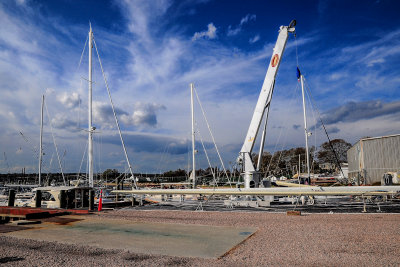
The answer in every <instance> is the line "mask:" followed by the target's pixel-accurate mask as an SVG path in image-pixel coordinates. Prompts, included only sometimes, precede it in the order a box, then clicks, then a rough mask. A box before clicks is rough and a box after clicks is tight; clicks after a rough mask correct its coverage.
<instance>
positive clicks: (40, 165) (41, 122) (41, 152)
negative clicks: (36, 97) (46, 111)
mask: <svg viewBox="0 0 400 267" xmlns="http://www.w3.org/2000/svg"><path fill="white" fill-rule="evenodd" d="M43 107H44V95H42V107H41V110H40V138H39V186H41V185H42V156H43Z"/></svg>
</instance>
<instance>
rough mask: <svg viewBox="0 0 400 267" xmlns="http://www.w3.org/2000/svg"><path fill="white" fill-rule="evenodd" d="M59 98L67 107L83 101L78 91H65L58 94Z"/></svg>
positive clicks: (77, 104) (75, 105)
mask: <svg viewBox="0 0 400 267" xmlns="http://www.w3.org/2000/svg"><path fill="white" fill-rule="evenodd" d="M57 100H58V101H59V102H60V103H61V104H63V105H65V106H66V107H67V108H75V107H77V106H79V104H80V103H81V102H82V100H81V99H80V97H79V94H78V93H77V92H72V93H71V94H68V93H67V92H63V93H62V94H59V95H58V96H57Z"/></svg>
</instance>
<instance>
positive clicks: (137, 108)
mask: <svg viewBox="0 0 400 267" xmlns="http://www.w3.org/2000/svg"><path fill="white" fill-rule="evenodd" d="M163 109H165V106H164V105H160V104H156V103H140V102H139V103H136V104H135V105H134V110H133V113H132V114H131V115H129V114H123V115H121V121H122V122H123V123H125V124H126V125H133V126H143V125H145V126H146V125H147V126H152V127H155V126H156V125H157V115H156V112H157V111H158V110H163Z"/></svg>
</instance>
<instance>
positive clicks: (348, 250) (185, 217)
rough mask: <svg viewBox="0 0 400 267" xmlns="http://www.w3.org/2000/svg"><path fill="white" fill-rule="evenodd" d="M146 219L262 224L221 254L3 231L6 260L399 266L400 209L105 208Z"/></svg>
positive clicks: (0, 258) (2, 258) (0, 247)
mask: <svg viewBox="0 0 400 267" xmlns="http://www.w3.org/2000/svg"><path fill="white" fill-rule="evenodd" d="M94 216H98V217H99V219H101V218H102V217H110V218H120V219H127V220H132V221H143V222H166V223H179V224H201V225H225V226H255V227H257V228H258V229H259V230H258V231H257V232H256V233H255V234H254V235H253V236H251V237H250V238H249V239H247V240H246V241H245V242H243V243H242V244H240V245H238V246H237V247H236V248H234V249H233V250H231V251H230V252H229V253H227V254H226V255H225V256H223V257H221V258H220V259H211V260H209V259H199V258H179V257H167V256H158V255H142V254H134V253H130V252H126V251H120V250H104V249H98V248H91V247H87V248H84V247H79V246H72V245H65V244H59V243H54V242H40V241H32V240H19V239H16V238H11V237H5V236H1V235H0V265H1V264H4V266H43V265H47V266H72V265H79V266H131V265H132V266H133V265H135V266H179V265H182V266H278V265H279V266H289V265H301V266H321V265H323V266H327V265H328V266H332V265H334V266H344V265H346V266H349V265H350V266H360V265H364V266H400V254H399V251H400V214H307V215H302V216H287V215H286V214H282V213H262V212H193V211H161V210H152V211H137V210H129V209H121V210H115V211H111V212H103V213H100V214H98V215H94Z"/></svg>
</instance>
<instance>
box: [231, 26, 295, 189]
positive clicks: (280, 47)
mask: <svg viewBox="0 0 400 267" xmlns="http://www.w3.org/2000/svg"><path fill="white" fill-rule="evenodd" d="M295 26H296V20H292V21H291V22H290V24H289V26H281V27H280V29H279V35H278V39H277V41H276V44H275V47H274V49H273V53H272V57H271V61H270V63H269V67H268V70H267V74H266V75H265V79H264V83H263V85H262V88H261V92H260V95H259V97H258V101H257V104H256V107H255V109H254V113H253V117H252V119H251V122H250V126H249V129H248V131H247V135H246V138H245V140H244V143H243V146H242V149H241V150H240V153H239V157H238V159H237V162H238V163H239V164H241V166H242V174H241V175H242V176H243V177H244V187H245V188H254V187H259V185H260V180H261V173H260V172H259V168H260V160H259V162H258V164H257V167H255V166H254V163H253V159H252V157H251V153H252V151H253V147H254V143H255V140H256V138H257V134H258V132H259V129H260V125H261V123H262V119H263V117H264V115H265V116H266V120H265V125H264V131H263V134H262V138H261V145H260V153H259V159H261V155H262V152H263V147H264V141H265V133H266V127H267V119H268V113H269V107H270V103H271V99H272V93H273V91H274V86H275V77H276V74H277V72H278V69H279V65H280V62H281V59H282V55H283V52H284V51H285V47H286V43H287V40H288V37H289V33H294V32H295Z"/></svg>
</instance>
